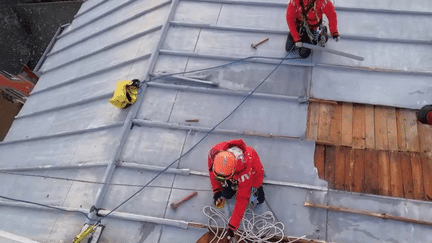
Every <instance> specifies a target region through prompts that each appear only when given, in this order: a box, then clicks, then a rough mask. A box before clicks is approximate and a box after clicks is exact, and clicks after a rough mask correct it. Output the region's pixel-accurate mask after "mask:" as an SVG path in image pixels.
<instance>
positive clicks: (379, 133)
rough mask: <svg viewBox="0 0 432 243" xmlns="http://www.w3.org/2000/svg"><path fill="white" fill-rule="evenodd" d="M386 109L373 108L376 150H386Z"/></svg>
mask: <svg viewBox="0 0 432 243" xmlns="http://www.w3.org/2000/svg"><path fill="white" fill-rule="evenodd" d="M387 135H388V134H387V109H386V108H385V107H379V106H377V107H375V139H376V140H375V144H376V149H378V150H387V149H388V138H387Z"/></svg>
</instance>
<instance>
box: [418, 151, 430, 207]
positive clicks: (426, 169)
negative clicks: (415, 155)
mask: <svg viewBox="0 0 432 243" xmlns="http://www.w3.org/2000/svg"><path fill="white" fill-rule="evenodd" d="M421 162H422V171H423V182H424V191H425V199H426V200H430V201H432V177H431V176H432V158H431V157H430V156H427V155H422V156H421Z"/></svg>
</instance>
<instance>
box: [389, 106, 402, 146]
mask: <svg viewBox="0 0 432 243" xmlns="http://www.w3.org/2000/svg"><path fill="white" fill-rule="evenodd" d="M387 138H388V148H389V150H390V151H398V150H399V147H398V136H397V125H396V110H395V108H392V107H389V108H388V109H387Z"/></svg>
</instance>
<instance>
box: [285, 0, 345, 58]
mask: <svg viewBox="0 0 432 243" xmlns="http://www.w3.org/2000/svg"><path fill="white" fill-rule="evenodd" d="M323 14H325V15H326V16H327V18H328V20H329V27H330V34H331V36H332V37H333V39H334V40H335V41H339V32H338V29H337V16H336V11H335V8H334V6H333V4H332V2H331V1H330V0H290V2H289V3H288V7H287V11H286V20H287V24H288V27H289V31H290V32H289V34H288V39H287V43H286V46H285V49H286V50H287V51H293V50H294V46H295V47H297V48H299V54H300V56H301V57H303V58H306V57H308V56H309V55H310V53H311V50H310V49H308V48H304V47H303V42H305V43H310V44H314V45H317V44H318V43H319V42H321V43H322V46H324V45H325V43H326V42H327V39H328V37H327V35H328V34H327V27H326V26H323V24H322V19H323Z"/></svg>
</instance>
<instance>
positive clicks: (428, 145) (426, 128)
mask: <svg viewBox="0 0 432 243" xmlns="http://www.w3.org/2000/svg"><path fill="white" fill-rule="evenodd" d="M417 128H418V134H419V141H420V152H422V153H429V152H431V150H432V126H431V125H428V124H421V123H420V122H417Z"/></svg>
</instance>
